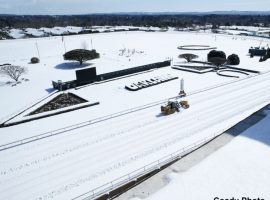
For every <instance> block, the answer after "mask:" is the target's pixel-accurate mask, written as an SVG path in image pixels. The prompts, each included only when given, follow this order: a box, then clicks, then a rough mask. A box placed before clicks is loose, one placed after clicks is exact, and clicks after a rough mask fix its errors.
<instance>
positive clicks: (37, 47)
mask: <svg viewBox="0 0 270 200" xmlns="http://www.w3.org/2000/svg"><path fill="white" fill-rule="evenodd" d="M35 44H36V49H37V53H38V58H39V60H40V53H39V49H38V43H37V41H36V43H35Z"/></svg>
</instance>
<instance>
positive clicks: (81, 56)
mask: <svg viewBox="0 0 270 200" xmlns="http://www.w3.org/2000/svg"><path fill="white" fill-rule="evenodd" d="M63 56H64V60H76V61H78V62H80V65H82V63H83V62H85V61H87V60H93V59H96V58H99V53H97V52H96V50H94V49H93V50H87V49H74V50H71V51H69V52H67V53H65V54H64V55H63Z"/></svg>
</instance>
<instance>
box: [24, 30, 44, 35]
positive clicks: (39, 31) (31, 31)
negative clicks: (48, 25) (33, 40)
mask: <svg viewBox="0 0 270 200" xmlns="http://www.w3.org/2000/svg"><path fill="white" fill-rule="evenodd" d="M25 33H26V34H28V35H31V36H34V37H42V36H45V33H44V32H43V31H42V30H38V29H35V28H27V29H25Z"/></svg>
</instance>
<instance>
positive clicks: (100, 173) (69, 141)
mask: <svg viewBox="0 0 270 200" xmlns="http://www.w3.org/2000/svg"><path fill="white" fill-rule="evenodd" d="M269 80H270V73H265V74H262V75H259V76H254V77H251V78H248V79H245V80H242V81H238V82H235V83H232V84H229V85H226V86H223V87H219V88H215V89H212V90H208V91H205V92H202V93H198V94H194V95H192V96H189V97H187V99H188V101H189V103H190V105H191V107H190V109H188V110H182V111H181V112H180V113H177V114H173V115H170V116H161V115H160V114H159V113H160V106H154V107H150V108H146V109H144V110H140V111H138V112H134V113H130V114H127V115H123V116H120V117H117V118H113V119H111V120H107V121H103V122H100V123H97V124H93V125H91V126H87V127H84V128H80V129H77V130H72V131H71V132H68V133H63V134H60V135H57V136H54V137H50V138H45V139H42V140H39V141H36V142H33V143H29V144H25V145H21V146H18V147H15V148H11V149H7V150H4V151H1V152H0V199H3V200H4V199H21V200H24V199H25V200H29V199H71V198H74V197H76V196H79V195H80V194H82V193H85V192H87V191H89V190H91V189H94V188H96V187H98V186H100V185H103V184H104V183H107V182H110V181H112V180H114V179H116V178H118V177H120V176H122V175H125V174H127V173H129V172H131V171H134V170H136V169H138V168H140V167H143V166H144V165H147V164H148V163H151V162H153V161H155V160H157V159H159V158H161V157H163V156H165V155H167V154H170V153H172V152H174V151H177V150H179V149H181V148H183V147H184V146H187V145H189V144H191V143H194V142H196V141H199V140H201V139H203V138H204V137H207V136H210V135H213V134H214V133H222V132H223V131H224V130H226V129H228V128H229V127H231V126H233V125H234V124H236V123H237V122H239V121H241V120H242V119H244V118H246V117H247V116H248V115H250V114H252V113H253V112H255V111H257V110H258V109H260V108H261V107H263V106H265V105H267V104H269V102H270V93H269V89H270V81H269Z"/></svg>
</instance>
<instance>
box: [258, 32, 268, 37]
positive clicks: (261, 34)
mask: <svg viewBox="0 0 270 200" xmlns="http://www.w3.org/2000/svg"><path fill="white" fill-rule="evenodd" d="M257 35H258V36H263V37H270V30H260V31H258V32H257Z"/></svg>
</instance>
